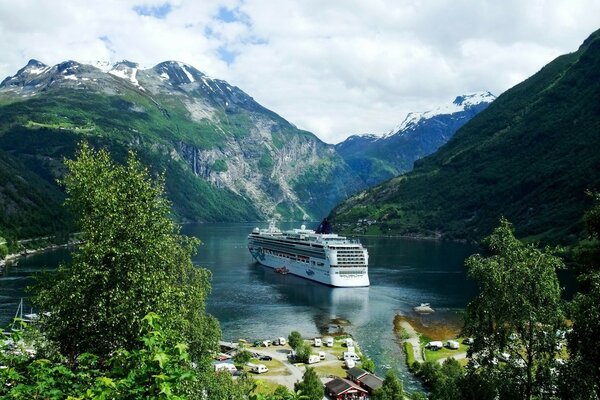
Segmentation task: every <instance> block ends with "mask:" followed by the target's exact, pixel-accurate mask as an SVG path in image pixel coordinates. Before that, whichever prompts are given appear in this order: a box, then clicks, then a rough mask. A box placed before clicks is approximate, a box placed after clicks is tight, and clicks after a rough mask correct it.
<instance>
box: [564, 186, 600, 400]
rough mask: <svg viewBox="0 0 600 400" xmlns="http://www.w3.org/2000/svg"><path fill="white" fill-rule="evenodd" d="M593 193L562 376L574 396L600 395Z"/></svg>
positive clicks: (599, 236) (597, 211) (598, 246)
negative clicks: (566, 357)
mask: <svg viewBox="0 0 600 400" xmlns="http://www.w3.org/2000/svg"><path fill="white" fill-rule="evenodd" d="M592 196H593V198H594V200H595V204H594V206H593V207H592V208H591V209H590V210H589V211H588V212H587V213H586V214H585V216H584V222H585V224H586V228H587V231H588V235H589V236H588V238H587V240H586V241H585V242H584V243H582V245H581V246H580V247H579V249H578V252H577V254H576V257H577V261H578V262H579V264H580V267H579V270H580V274H579V277H578V280H579V293H577V295H576V296H575V298H574V299H573V302H572V304H571V313H572V315H571V318H572V320H573V330H572V332H571V334H570V335H568V348H569V355H570V357H569V360H568V362H567V364H566V366H565V367H564V368H562V377H561V381H562V382H561V383H562V384H561V392H562V393H561V394H562V396H563V397H565V398H572V399H592V398H596V399H598V398H600V349H598V338H599V337H600V193H596V194H593V195H592Z"/></svg>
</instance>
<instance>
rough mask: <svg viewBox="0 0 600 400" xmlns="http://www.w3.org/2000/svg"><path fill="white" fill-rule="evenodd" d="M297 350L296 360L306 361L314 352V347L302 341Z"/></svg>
mask: <svg viewBox="0 0 600 400" xmlns="http://www.w3.org/2000/svg"><path fill="white" fill-rule="evenodd" d="M294 351H295V352H296V361H299V362H303V363H306V362H308V358H309V357H310V355H311V354H312V349H311V347H310V345H308V344H307V343H304V341H302V342H300V344H299V345H297V346H296V348H295V349H294Z"/></svg>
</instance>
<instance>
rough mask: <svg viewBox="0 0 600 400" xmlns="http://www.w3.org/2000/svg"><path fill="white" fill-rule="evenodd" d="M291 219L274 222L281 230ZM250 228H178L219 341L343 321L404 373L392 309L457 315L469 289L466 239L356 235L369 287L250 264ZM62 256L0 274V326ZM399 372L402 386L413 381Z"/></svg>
mask: <svg viewBox="0 0 600 400" xmlns="http://www.w3.org/2000/svg"><path fill="white" fill-rule="evenodd" d="M297 225H298V224H291V223H287V224H281V228H283V229H288V228H291V227H298V226H297ZM314 225H315V226H316V224H314ZM255 226H256V224H194V225H185V226H184V227H183V229H182V230H183V233H185V234H187V235H193V236H196V237H198V238H199V239H200V240H202V245H201V246H200V247H199V249H198V254H197V255H196V256H195V257H194V262H195V263H196V264H197V265H199V266H202V267H205V268H208V269H209V270H210V271H211V272H212V275H213V276H212V293H211V295H210V297H209V298H208V301H207V309H208V311H209V312H210V313H211V314H213V315H214V316H216V317H217V318H218V320H219V322H220V324H221V329H222V331H223V338H224V339H225V340H237V339H239V338H245V339H247V340H254V339H259V338H271V339H272V338H275V337H278V336H284V337H287V336H288V334H289V333H290V331H292V330H298V331H299V332H301V333H302V335H303V336H305V337H314V336H319V335H322V334H323V332H324V331H326V330H328V329H329V330H332V329H333V330H335V329H337V327H338V326H342V328H343V329H344V330H345V331H347V332H349V333H351V334H352V335H353V336H354V337H355V338H356V339H357V340H358V342H359V343H360V344H361V346H362V348H363V350H364V351H365V352H366V354H367V355H368V356H369V357H371V358H373V359H374V361H375V363H376V365H377V366H378V370H379V372H380V373H383V372H384V371H385V370H386V369H387V368H394V369H395V370H397V371H405V370H406V368H405V365H404V356H403V352H402V349H401V347H400V346H399V345H398V344H397V340H396V337H395V335H394V332H393V319H394V315H395V314H396V313H403V314H408V313H410V311H411V309H412V307H414V306H415V305H418V304H420V303H422V302H429V303H431V305H432V307H433V308H434V309H435V310H436V313H437V314H438V315H449V314H456V313H458V312H460V310H462V309H463V308H464V306H465V305H466V304H467V303H468V302H469V300H470V299H471V298H472V297H473V296H474V294H475V286H474V284H473V283H472V282H470V281H468V280H467V278H466V273H465V268H464V266H463V261H464V259H465V258H466V257H467V256H468V255H470V254H472V253H473V252H474V251H475V248H473V247H472V246H469V245H464V244H458V243H447V242H436V241H423V240H410V239H405V238H392V237H362V238H360V240H361V242H362V243H363V244H364V245H366V246H367V248H368V249H369V256H370V262H369V264H370V265H369V275H370V280H371V286H370V287H368V288H331V287H328V286H324V285H321V284H319V283H316V282H312V281H308V280H305V279H302V278H299V277H295V276H292V275H280V274H277V273H275V272H274V271H273V270H272V269H269V268H266V267H263V266H260V265H258V264H256V263H255V262H254V261H253V259H252V258H251V256H250V254H249V252H248V249H247V239H246V238H247V235H248V233H250V232H251V230H252V228H254V227H255ZM309 226H312V225H311V224H309ZM68 257H69V253H68V251H65V250H59V251H55V252H49V253H45V254H41V255H36V256H31V257H29V258H24V259H21V260H19V264H18V265H17V266H16V267H10V268H8V269H7V270H6V271H5V272H4V273H3V275H1V276H0V326H6V324H7V323H8V322H9V321H10V319H11V318H12V317H13V315H14V313H15V310H16V308H17V305H18V302H19V299H20V298H21V297H26V296H27V294H26V292H25V287H26V286H27V285H29V284H31V283H32V278H31V275H32V274H33V273H34V272H37V271H40V270H42V269H44V268H45V269H53V268H55V267H56V266H57V265H58V263H59V262H61V261H63V260H66V259H68ZM346 321H348V323H349V325H347V326H346V325H345V324H346ZM403 375H404V376H405V382H406V384H407V385H408V386H409V387H411V386H413V385H414V382H411V381H410V380H409V378H408V376H407V374H404V373H403Z"/></svg>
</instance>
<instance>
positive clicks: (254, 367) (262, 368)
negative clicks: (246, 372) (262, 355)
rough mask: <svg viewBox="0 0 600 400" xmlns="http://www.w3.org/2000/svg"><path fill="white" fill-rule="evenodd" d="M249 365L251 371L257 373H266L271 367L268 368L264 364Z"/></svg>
mask: <svg viewBox="0 0 600 400" xmlns="http://www.w3.org/2000/svg"><path fill="white" fill-rule="evenodd" d="M249 366H250V371H252V372H254V373H255V374H264V373H265V372H268V371H269V368H267V367H266V366H265V365H264V364H252V365H250V364H249Z"/></svg>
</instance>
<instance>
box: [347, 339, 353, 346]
mask: <svg viewBox="0 0 600 400" xmlns="http://www.w3.org/2000/svg"><path fill="white" fill-rule="evenodd" d="M345 344H346V347H353V346H354V341H353V340H352V339H350V338H347V339H346V341H345Z"/></svg>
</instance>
